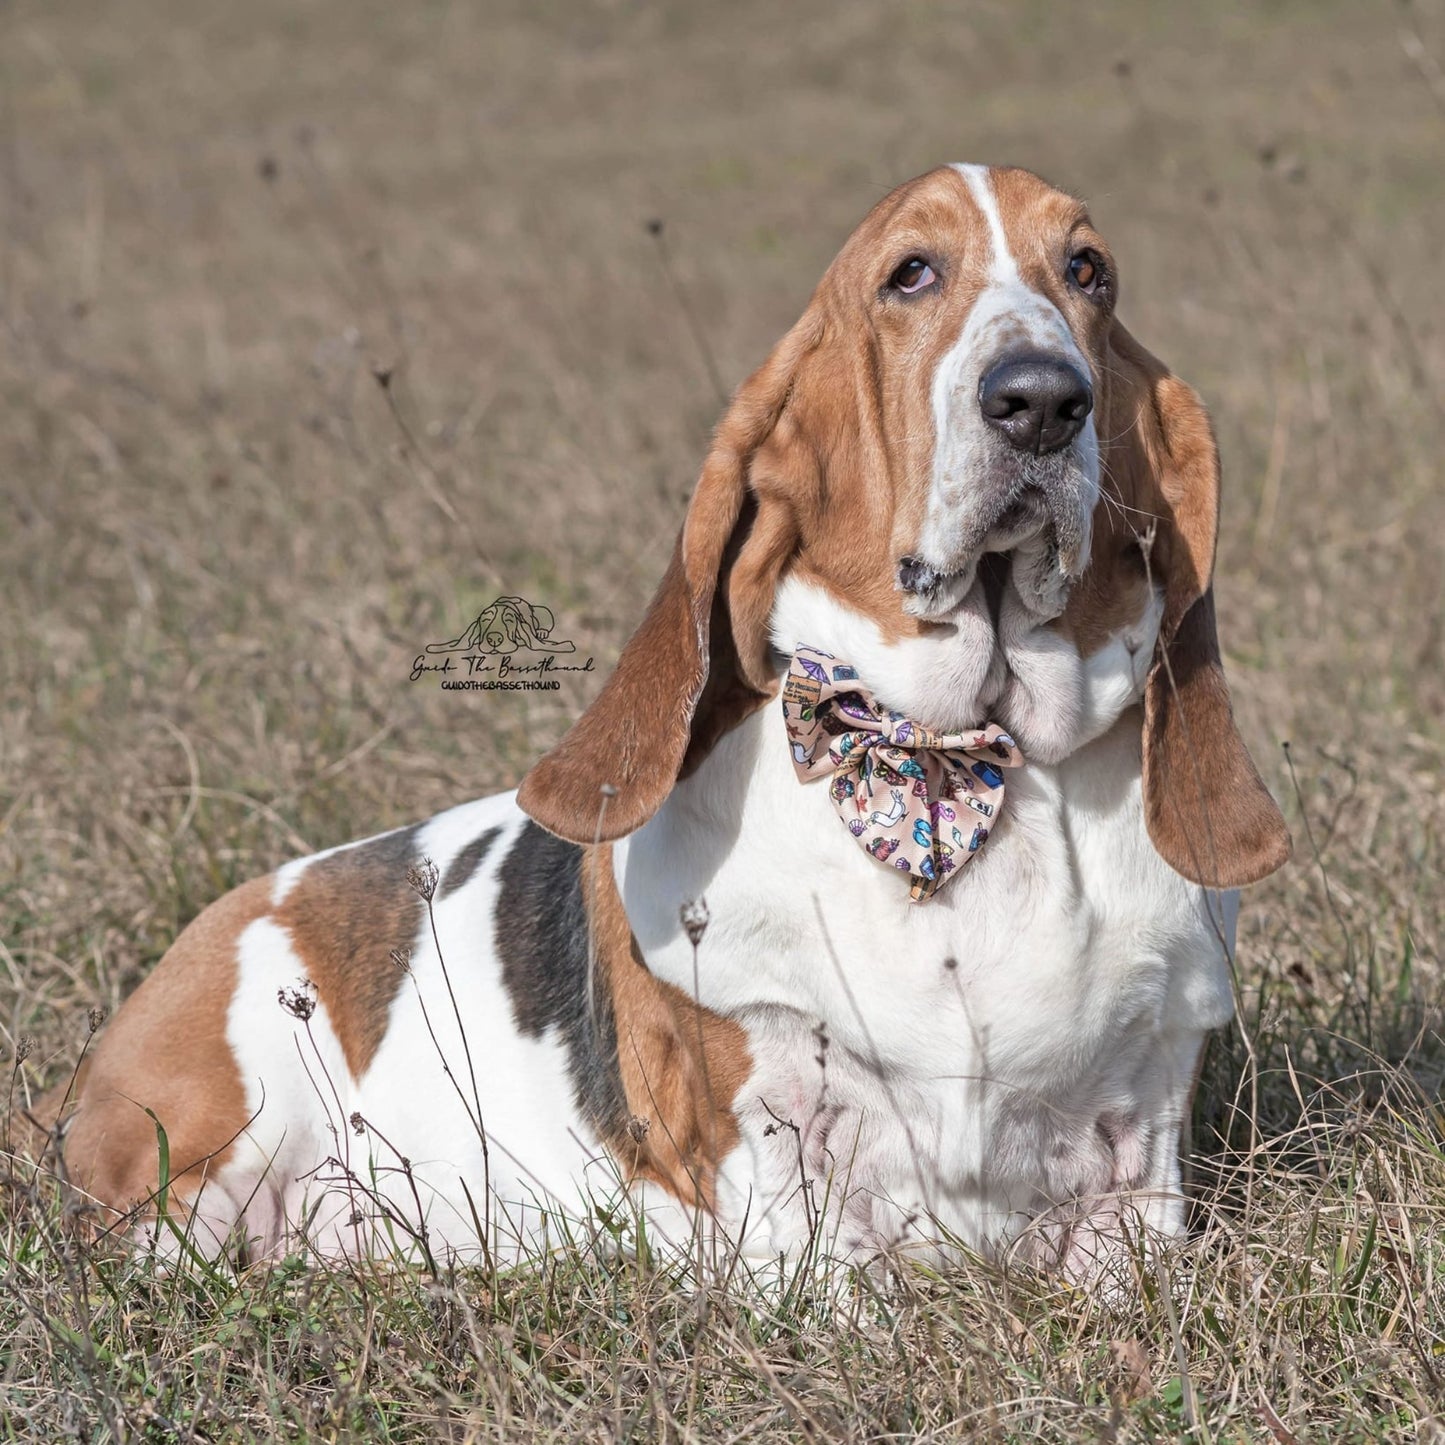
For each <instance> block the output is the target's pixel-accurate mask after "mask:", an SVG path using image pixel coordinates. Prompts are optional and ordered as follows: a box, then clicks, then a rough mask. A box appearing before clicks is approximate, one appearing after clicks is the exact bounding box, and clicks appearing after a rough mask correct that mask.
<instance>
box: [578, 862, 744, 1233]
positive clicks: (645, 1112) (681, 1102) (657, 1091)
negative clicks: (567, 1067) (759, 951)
mask: <svg viewBox="0 0 1445 1445" xmlns="http://www.w3.org/2000/svg"><path fill="white" fill-rule="evenodd" d="M582 879H583V896H584V898H585V899H586V903H587V912H588V915H589V918H590V922H591V933H592V946H593V949H594V951H595V959H596V968H597V969H598V970H599V972H600V973H601V974H602V976H603V978H602V983H603V988H605V991H606V993H607V995H608V996H610V998H611V1001H612V1009H613V1016H614V1019H615V1021H616V1032H617V1062H618V1068H619V1070H620V1072H621V1076H622V1087H623V1091H624V1093H625V1095H626V1098H627V1105H628V1109H629V1111H630V1114H631V1118H630V1120H629V1121H628V1126H627V1128H626V1129H625V1130H624V1132H623V1133H622V1134H621V1136H620V1137H617V1138H613V1139H609V1140H608V1141H607V1142H608V1147H609V1149H610V1150H611V1152H612V1154H613V1155H614V1157H615V1158H616V1159H617V1160H618V1162H619V1163H620V1164H621V1166H622V1168H623V1170H624V1173H625V1174H626V1176H627V1178H628V1179H629V1180H633V1179H646V1180H650V1181H651V1182H653V1183H655V1184H660V1185H662V1186H663V1188H665V1189H667V1190H668V1191H669V1192H670V1193H672V1194H674V1195H676V1196H677V1197H678V1198H679V1199H681V1200H682V1201H683V1202H684V1203H686V1204H689V1205H701V1206H702V1207H704V1208H708V1209H711V1208H712V1207H713V1206H714V1204H715V1201H716V1188H715V1185H716V1175H717V1166H718V1163H719V1161H720V1160H721V1159H723V1158H724V1157H726V1155H727V1153H728V1152H729V1150H731V1149H732V1148H733V1147H734V1146H735V1145H736V1144H737V1142H738V1124H737V1119H736V1117H735V1115H734V1113H733V1104H734V1100H735V1099H736V1097H737V1093H738V1090H739V1089H740V1088H741V1087H742V1085H743V1083H744V1081H745V1080H746V1079H747V1077H748V1074H749V1073H750V1072H751V1071H752V1057H751V1055H750V1054H749V1052H748V1040H747V1034H746V1033H745V1032H744V1031H743V1029H742V1028H741V1027H740V1026H739V1025H738V1024H736V1023H734V1022H733V1021H732V1020H731V1019H726V1018H723V1017H722V1016H721V1015H720V1014H715V1013H713V1012H711V1011H710V1010H708V1009H705V1008H701V1007H699V1006H698V1005H697V1004H696V1003H694V1002H693V1000H692V999H691V998H689V997H688V996H687V994H685V993H684V992H683V991H682V990H681V989H679V988H676V987H674V986H673V985H672V984H670V983H665V982H663V981H662V980H661V979H658V978H656V977H655V976H654V975H653V974H652V973H651V972H650V971H649V970H648V967H647V965H646V964H645V963H644V962H643V960H642V956H641V954H640V953H639V951H638V948H637V941H636V939H635V938H634V937H633V935H632V927H631V925H630V924H629V923H628V921H627V914H626V912H625V910H624V909H623V906H622V899H621V896H620V895H619V893H618V891H617V882H616V879H615V877H614V875H613V871H612V849H611V847H610V845H608V844H605V843H604V844H602V845H601V846H599V847H597V848H592V849H588V851H587V854H586V856H585V857H584V859H583V863H582ZM704 946H705V945H704Z"/></svg>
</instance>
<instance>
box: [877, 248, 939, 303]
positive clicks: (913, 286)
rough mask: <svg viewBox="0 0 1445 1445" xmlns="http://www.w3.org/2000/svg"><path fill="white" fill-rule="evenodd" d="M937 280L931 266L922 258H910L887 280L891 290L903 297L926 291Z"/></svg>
mask: <svg viewBox="0 0 1445 1445" xmlns="http://www.w3.org/2000/svg"><path fill="white" fill-rule="evenodd" d="M937 280H938V276H937V274H936V273H935V272H934V269H933V267H932V266H930V265H929V264H928V262H927V261H925V260H924V259H923V257H922V256H910V257H909V258H908V259H907V260H906V261H905V262H904V263H903V264H902V265H901V266H900V267H899V268H898V269H897V270H896V271H895V272H894V273H893V274H892V275H891V276H890V277H889V278H888V285H889V287H890V289H891V290H894V291H901V292H902V293H903V294H904V295H905V296H913V295H916V294H917V293H918V292H919V291H924V290H927V288H928V287H930V286H932V285H933V283H934V282H935V281H937Z"/></svg>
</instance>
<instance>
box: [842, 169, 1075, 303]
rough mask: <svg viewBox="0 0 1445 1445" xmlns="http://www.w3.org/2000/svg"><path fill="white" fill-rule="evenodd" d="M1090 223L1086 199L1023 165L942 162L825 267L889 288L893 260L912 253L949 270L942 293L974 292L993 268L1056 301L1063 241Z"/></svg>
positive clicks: (969, 295)
mask: <svg viewBox="0 0 1445 1445" xmlns="http://www.w3.org/2000/svg"><path fill="white" fill-rule="evenodd" d="M1084 229H1087V230H1091V228H1090V227H1089V224H1088V214H1087V211H1086V208H1085V207H1084V205H1083V203H1082V202H1081V201H1079V200H1077V199H1075V198H1074V197H1073V196H1070V195H1067V194H1065V193H1064V192H1063V191H1059V190H1056V189H1055V188H1054V187H1052V186H1050V185H1049V184H1048V183H1047V182H1046V181H1044V180H1041V179H1040V178H1039V177H1038V176H1036V175H1034V174H1033V173H1032V172H1030V171H1025V170H1018V169H1014V168H1010V167H996V166H978V165H949V166H940V167H939V168H938V169H936V170H933V171H929V172H928V173H927V174H926V175H923V176H919V177H918V178H917V179H916V180H913V181H909V182H908V183H907V184H905V185H902V186H900V187H898V189H897V190H895V191H893V192H892V193H890V194H889V195H888V196H886V197H884V199H883V200H882V201H880V202H879V203H878V204H877V205H876V206H875V207H874V208H873V210H872V211H871V212H870V213H869V214H868V215H867V216H866V217H865V218H864V220H863V221H862V223H861V224H860V225H859V226H858V228H857V230H855V231H854V232H853V234H852V236H851V237H850V238H849V239H848V241H847V243H846V244H845V245H844V247H843V249H842V251H840V252H839V254H838V257H837V259H836V260H835V261H834V263H833V266H832V267H831V268H830V271H829V278H828V279H829V280H830V281H831V282H833V284H834V285H839V284H841V285H844V286H847V287H849V288H850V289H854V288H856V287H857V284H858V283H859V282H860V281H862V282H863V283H864V285H865V286H866V284H867V281H868V280H870V279H871V280H872V282H873V284H874V286H876V287H878V288H882V287H883V286H886V284H887V282H888V278H889V277H890V276H891V275H892V273H893V271H894V269H895V268H896V267H897V265H898V264H899V263H900V262H901V261H904V260H906V259H908V257H909V256H910V255H912V254H918V255H920V256H923V257H924V258H925V259H930V260H933V261H935V262H938V263H942V265H943V266H944V267H945V268H946V269H945V271H944V273H943V274H942V275H941V281H942V284H943V287H944V289H945V291H948V292H952V293H953V294H954V296H955V297H956V298H957V299H959V300H962V301H969V300H972V299H976V298H977V296H978V294H979V293H980V292H981V291H983V290H984V289H985V287H987V286H988V284H989V282H990V281H991V280H996V279H1001V276H1000V273H1005V274H1014V275H1016V276H1017V279H1018V280H1019V281H1020V282H1021V283H1022V284H1023V285H1025V286H1027V287H1029V288H1030V289H1032V290H1035V291H1038V292H1039V293H1041V294H1043V295H1047V296H1050V297H1051V298H1055V299H1059V300H1062V299H1063V290H1062V286H1061V279H1062V278H1061V274H1060V268H1061V265H1062V263H1063V262H1064V261H1065V260H1066V259H1067V254H1066V249H1065V248H1066V247H1067V246H1068V245H1069V243H1070V240H1071V238H1072V237H1073V236H1074V235H1075V233H1077V232H1078V231H1080V230H1084Z"/></svg>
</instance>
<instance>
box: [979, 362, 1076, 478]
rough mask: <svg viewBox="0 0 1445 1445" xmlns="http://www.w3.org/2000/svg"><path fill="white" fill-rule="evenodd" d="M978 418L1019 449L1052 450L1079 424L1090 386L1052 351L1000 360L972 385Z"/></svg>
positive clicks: (1068, 439)
mask: <svg viewBox="0 0 1445 1445" xmlns="http://www.w3.org/2000/svg"><path fill="white" fill-rule="evenodd" d="M978 405H979V410H981V411H982V412H983V416H984V420H985V421H986V422H988V424H989V425H990V426H992V427H997V428H998V429H999V431H1001V432H1002V433H1003V434H1004V436H1006V437H1007V438H1008V439H1009V441H1010V442H1011V443H1012V444H1013V445H1014V446H1016V447H1018V449H1019V450H1020V451H1025V452H1034V453H1035V454H1039V453H1042V452H1056V451H1058V450H1059V448H1060V447H1065V446H1067V445H1068V444H1069V443H1070V442H1071V441H1073V439H1074V438H1075V437H1076V436H1078V434H1079V432H1080V431H1081V430H1082V429H1083V425H1084V421H1085V419H1086V418H1087V417H1088V415H1089V413H1090V412H1091V411H1092V410H1093V409H1094V389H1093V387H1091V386H1090V385H1089V379H1088V377H1086V376H1084V375H1083V374H1082V373H1081V372H1080V371H1079V369H1078V367H1076V366H1072V365H1070V364H1069V363H1068V362H1067V361H1064V360H1062V359H1061V358H1059V357H1055V356H1022V357H1015V358H1014V359H1013V360H1011V361H1001V362H999V364H998V365H997V366H995V367H994V368H993V369H992V370H990V371H988V372H985V373H984V378H983V380H982V381H980V382H979V384H978Z"/></svg>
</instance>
